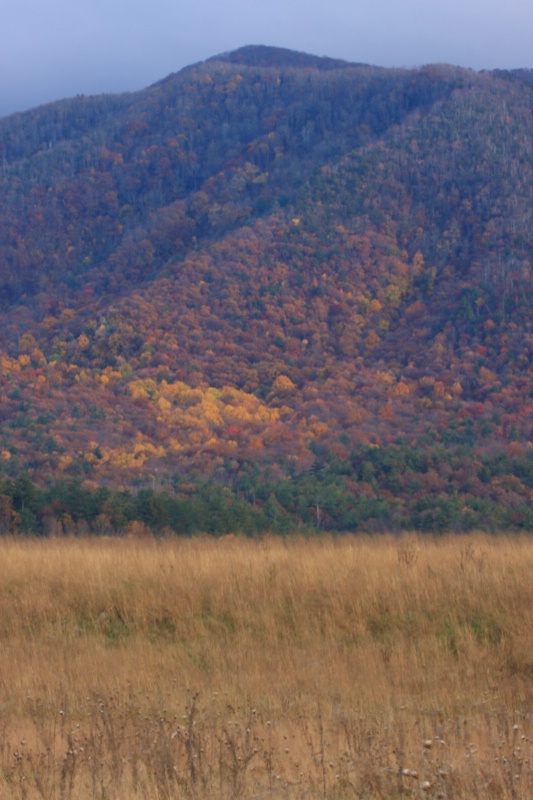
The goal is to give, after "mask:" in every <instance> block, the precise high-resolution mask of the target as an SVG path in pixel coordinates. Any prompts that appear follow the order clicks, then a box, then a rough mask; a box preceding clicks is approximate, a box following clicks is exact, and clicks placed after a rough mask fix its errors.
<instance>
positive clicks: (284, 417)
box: [0, 47, 533, 532]
mask: <svg viewBox="0 0 533 800" xmlns="http://www.w3.org/2000/svg"><path fill="white" fill-rule="evenodd" d="M532 111H533V85H532V80H531V73H530V72H529V71H527V70H516V71H514V72H503V71H498V72H497V73H493V74H491V73H476V72H473V71H470V70H465V69H460V68H457V67H450V66H446V65H436V66H428V67H424V68H421V69H419V70H385V69H379V68H375V67H370V66H366V65H361V64H349V63H346V62H341V61H336V60H333V59H320V58H317V57H314V56H307V55H304V54H301V53H292V52H290V51H284V50H278V49H275V48H266V47H248V48H243V49H241V50H239V51H236V52H234V53H230V54H225V55H223V56H219V57H216V58H213V59H210V60H209V61H206V62H204V63H201V64H198V65H194V66H192V67H189V68H187V69H185V70H183V71H181V72H180V73H177V74H175V75H170V76H169V77H168V78H166V79H165V80H163V81H161V82H160V83H158V84H155V85H154V86H152V87H150V88H148V89H145V90H143V91H141V92H138V93H134V94H129V95H120V96H103V97H92V98H86V97H78V98H75V99H72V100H64V101H60V102H57V103H55V104H52V105H49V106H43V107H41V108H38V109H35V110H34V111H30V112H27V113H25V114H18V115H14V116H11V117H7V118H4V119H0V165H1V167H0V190H1V197H2V203H1V207H0V317H1V327H0V393H1V406H0V414H1V428H0V467H1V470H2V473H3V475H4V478H3V483H2V486H0V490H1V491H0V494H1V495H2V497H3V498H4V499H5V511H1V509H0V517H2V514H3V515H4V516H3V519H4V523H3V525H4V528H6V529H10V528H11V527H12V526H13V525H15V524H17V523H18V524H20V516H21V513H22V512H25V517H24V519H25V520H26V522H25V525H26V526H27V527H28V528H29V529H31V528H39V529H41V530H42V529H43V524H44V523H43V519H44V518H46V519H48V520H50V519H51V518H53V519H54V520H56V522H58V524H59V522H60V521H61V519H63V518H64V517H65V515H66V517H68V518H69V519H70V520H73V521H74V522H76V520H77V519H78V520H82V519H83V520H85V521H87V520H88V521H89V523H90V524H93V523H94V520H96V519H99V520H100V522H99V523H98V524H99V526H100V528H102V529H103V528H106V530H107V528H109V527H111V528H113V529H114V528H117V527H119V526H121V525H125V524H127V523H128V522H132V521H133V520H134V519H138V520H142V522H144V523H145V524H148V525H151V526H155V527H160V528H163V527H165V526H170V527H172V528H174V529H177V530H184V531H186V532H188V531H192V530H195V529H204V530H206V529H208V530H213V531H222V530H229V529H231V523H233V527H237V528H238V527H239V526H240V527H241V528H243V529H247V530H266V529H268V528H280V529H289V528H290V527H291V526H294V525H302V524H304V525H312V526H315V527H321V528H333V529H356V528H358V527H364V528H378V529H379V528H385V527H391V526H392V527H411V526H415V527H419V528H421V529H428V530H440V529H445V528H454V529H469V528H472V527H475V526H502V525H504V526H515V527H525V528H532V527H533V445H532V444H531V442H532V440H533V434H532V430H531V429H532V422H533V420H532V410H533V367H532V348H533V330H532V320H533V307H532V306H533V283H532V254H533V234H532V231H533V224H532V222H533V220H532V216H533V196H532V195H533V175H532V172H533V126H532V122H533V120H532ZM73 482H74V483H73ZM17 487H18V488H17ZM21 487H22V488H21ZM139 491H140V493H141V501H142V502H141V501H139ZM69 492H70V494H69ZM89 496H90V498H91V502H92V503H93V505H91V504H90V503H89V505H87V504H86V505H85V506H83V503H81V500H80V498H82V497H84V498H85V500H86V501H87V503H88V502H89V501H88V498H89ZM69 497H70V500H69V499H68V498H69ZM73 498H74V499H73ZM201 498H203V499H201ZM0 499H2V498H1V497H0ZM93 501H94V502H93ZM139 502H140V505H139ZM76 503H77V504H78V506H77V507H76ZM80 503H81V506H80ZM143 503H144V505H143ZM89 506H90V509H89ZM117 509H119V510H117ZM195 509H196V510H195ZM206 509H208V510H207V511H206ZM28 511H29V512H30V513H28ZM195 514H196V516H195ZM202 515H203V516H202ZM191 520H193V521H192V522H191ZM194 520H196V521H194ZM91 521H92V522H91ZM94 524H96V523H94ZM106 526H107V527H106ZM44 527H46V526H44Z"/></svg>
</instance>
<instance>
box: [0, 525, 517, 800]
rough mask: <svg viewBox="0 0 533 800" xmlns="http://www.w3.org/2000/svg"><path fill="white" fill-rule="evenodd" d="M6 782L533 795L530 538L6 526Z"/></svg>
mask: <svg viewBox="0 0 533 800" xmlns="http://www.w3.org/2000/svg"><path fill="white" fill-rule="evenodd" d="M0 565H1V579H0V797H1V798H6V800H11V798H34V797H35V798H50V799H51V798H58V799H60V800H63V799H64V798H73V799H74V798H76V799H77V798H79V799H80V800H82V799H83V800H85V799H86V798H117V800H119V799H120V800H122V799H123V798H124V799H125V798H131V800H137V799H138V798H147V799H148V798H150V800H151V798H192V800H204V798H205V799H207V798H209V799H210V800H211V799H213V800H215V799H217V798H220V800H225V799H226V798H228V799H229V798H238V797H242V798H249V799H250V800H251V799H252V798H255V800H263V798H264V799H265V800H266V798H276V799H278V798H287V800H292V798H301V799H302V800H303V799H304V798H305V799H306V800H314V798H328V800H330V799H331V800H344V798H368V799H369V800H370V799H371V798H383V800H385V798H386V799H387V800H389V799H390V798H400V797H402V798H404V797H413V798H419V797H422V796H424V797H434V798H437V797H438V798H442V799H443V800H444V798H449V799H450V800H451V799H452V798H460V799H461V800H463V798H464V799H465V800H466V798H480V799H481V798H483V799H484V800H492V799H493V798H505V799H506V800H507V799H509V800H511V799H512V800H518V799H519V798H524V799H525V798H529V799H530V798H531V797H533V760H532V759H533V752H532V744H531V735H532V733H533V732H532V711H533V708H532V701H533V580H532V576H533V540H532V539H529V538H526V537H523V538H520V537H506V536H501V537H492V538H491V537H488V536H471V537H468V538H463V537H457V536H456V537H451V536H450V537H444V538H441V539H427V538H417V537H415V536H405V537H402V538H399V539H398V538H393V537H376V538H365V537H342V538H325V537H324V538H316V539H310V540H304V539H300V538H294V539H288V540H286V541H282V540H278V539H266V540H263V541H249V540H245V539H242V540H241V539H239V538H235V539H227V540H222V541H216V540H211V539H195V540H191V541H180V540H176V539H173V540H164V541H155V540H153V541H151V540H147V541H146V540H145V541H131V540H130V541H125V540H48V541H21V540H14V539H11V540H10V539H4V540H1V541H0Z"/></svg>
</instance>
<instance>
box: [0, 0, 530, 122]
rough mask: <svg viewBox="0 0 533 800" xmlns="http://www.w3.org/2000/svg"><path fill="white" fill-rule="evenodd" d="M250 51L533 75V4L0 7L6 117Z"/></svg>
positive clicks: (363, 0)
mask: <svg viewBox="0 0 533 800" xmlns="http://www.w3.org/2000/svg"><path fill="white" fill-rule="evenodd" d="M248 44H266V45H274V46H277V47H288V48H291V49H294V50H300V51H304V52H307V53H313V54H315V55H327V56H330V57H334V58H343V59H346V60H348V61H356V62H364V63H369V64H375V65H378V66H384V67H392V66H397V67H416V66H421V65H423V64H429V63H444V62H445V63H448V64H455V65H459V66H463V67H471V68H473V69H496V68H501V69H505V68H514V67H527V68H533V0H505V2H504V0H0V116H3V115H7V114H10V113H13V112H16V111H24V110H26V109H28V108H32V107H34V106H37V105H40V104H43V103H47V102H53V101H54V100H59V99H61V98H64V97H72V96H74V95H77V94H86V95H90V94H99V93H103V92H107V93H109V92H123V91H135V90H137V89H142V88H144V87H146V86H149V85H150V84H152V83H154V82H156V81H158V80H160V79H162V78H164V77H166V76H167V75H168V74H170V73H171V72H177V71H178V70H179V69H181V68H182V67H184V66H187V65H189V64H192V63H195V62H197V61H202V60H204V59H205V58H209V57H210V56H213V55H216V54H217V53H223V52H228V51H230V50H235V49H236V48H238V47H242V46H243V45H248Z"/></svg>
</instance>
